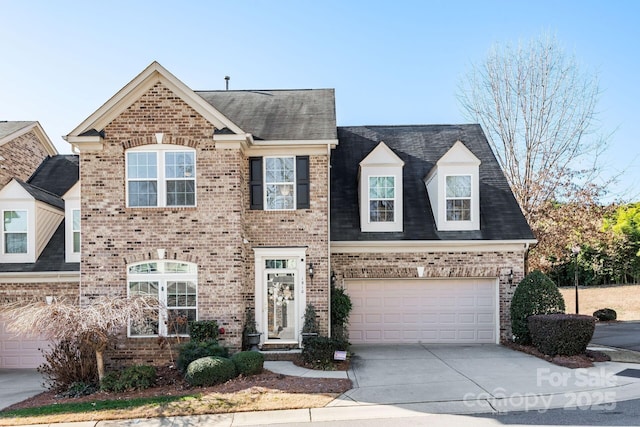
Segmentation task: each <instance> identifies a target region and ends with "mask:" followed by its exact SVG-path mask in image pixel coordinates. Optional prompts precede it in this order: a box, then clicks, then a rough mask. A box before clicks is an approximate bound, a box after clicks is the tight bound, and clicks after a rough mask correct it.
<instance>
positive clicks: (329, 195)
mask: <svg viewBox="0 0 640 427" xmlns="http://www.w3.org/2000/svg"><path fill="white" fill-rule="evenodd" d="M327 284H328V285H329V288H328V289H329V293H328V299H329V301H328V304H327V307H329V311H328V313H327V319H328V321H329V324H328V325H327V327H328V329H327V336H328V337H329V338H331V144H327Z"/></svg>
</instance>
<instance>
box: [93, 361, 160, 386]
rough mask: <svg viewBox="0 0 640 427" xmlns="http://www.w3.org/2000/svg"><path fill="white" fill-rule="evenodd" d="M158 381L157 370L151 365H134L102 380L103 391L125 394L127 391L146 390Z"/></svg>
mask: <svg viewBox="0 0 640 427" xmlns="http://www.w3.org/2000/svg"><path fill="white" fill-rule="evenodd" d="M155 381H156V368H155V367H153V366H149V365H134V366H129V367H127V368H125V369H124V370H122V371H112V372H109V373H107V374H105V376H104V377H103V378H102V382H101V383H100V389H101V390H102V391H110V392H117V393H120V392H123V391H127V390H144V389H146V388H149V387H151V386H152V385H153V383H154V382H155Z"/></svg>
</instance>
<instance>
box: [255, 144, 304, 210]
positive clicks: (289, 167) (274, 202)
mask: <svg viewBox="0 0 640 427" xmlns="http://www.w3.org/2000/svg"><path fill="white" fill-rule="evenodd" d="M309 188H310V184H309V156H270V157H250V158H249V199H250V208H251V209H252V210H274V211H276V210H294V209H309V208H310V207H311V202H310V197H309Z"/></svg>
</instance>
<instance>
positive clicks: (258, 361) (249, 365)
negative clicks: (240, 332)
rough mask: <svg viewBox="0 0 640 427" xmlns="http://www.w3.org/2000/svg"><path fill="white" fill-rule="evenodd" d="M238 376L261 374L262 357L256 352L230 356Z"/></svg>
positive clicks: (244, 352) (243, 352)
mask: <svg viewBox="0 0 640 427" xmlns="http://www.w3.org/2000/svg"><path fill="white" fill-rule="evenodd" d="M231 360H232V361H233V363H234V364H235V365H236V370H237V371H238V374H240V375H245V376H248V375H255V374H259V373H260V372H262V368H263V366H264V355H263V354H262V353H260V352H258V351H241V352H239V353H236V354H234V355H233V356H231Z"/></svg>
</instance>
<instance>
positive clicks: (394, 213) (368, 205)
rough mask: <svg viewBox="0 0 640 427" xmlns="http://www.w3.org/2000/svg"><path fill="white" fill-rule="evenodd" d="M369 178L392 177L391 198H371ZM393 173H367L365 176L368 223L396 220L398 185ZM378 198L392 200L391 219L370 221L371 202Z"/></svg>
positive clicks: (390, 222) (384, 222)
mask: <svg viewBox="0 0 640 427" xmlns="http://www.w3.org/2000/svg"><path fill="white" fill-rule="evenodd" d="M371 178H393V198H391V199H388V198H371ZM396 181H397V180H396V176H395V175H369V176H368V177H367V198H368V200H367V221H368V222H369V223H370V224H393V223H395V222H396V216H397V212H396V209H397V206H398V200H397V199H398V191H397V189H398V185H397V183H396ZM379 200H392V201H393V221H371V202H373V201H379Z"/></svg>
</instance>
